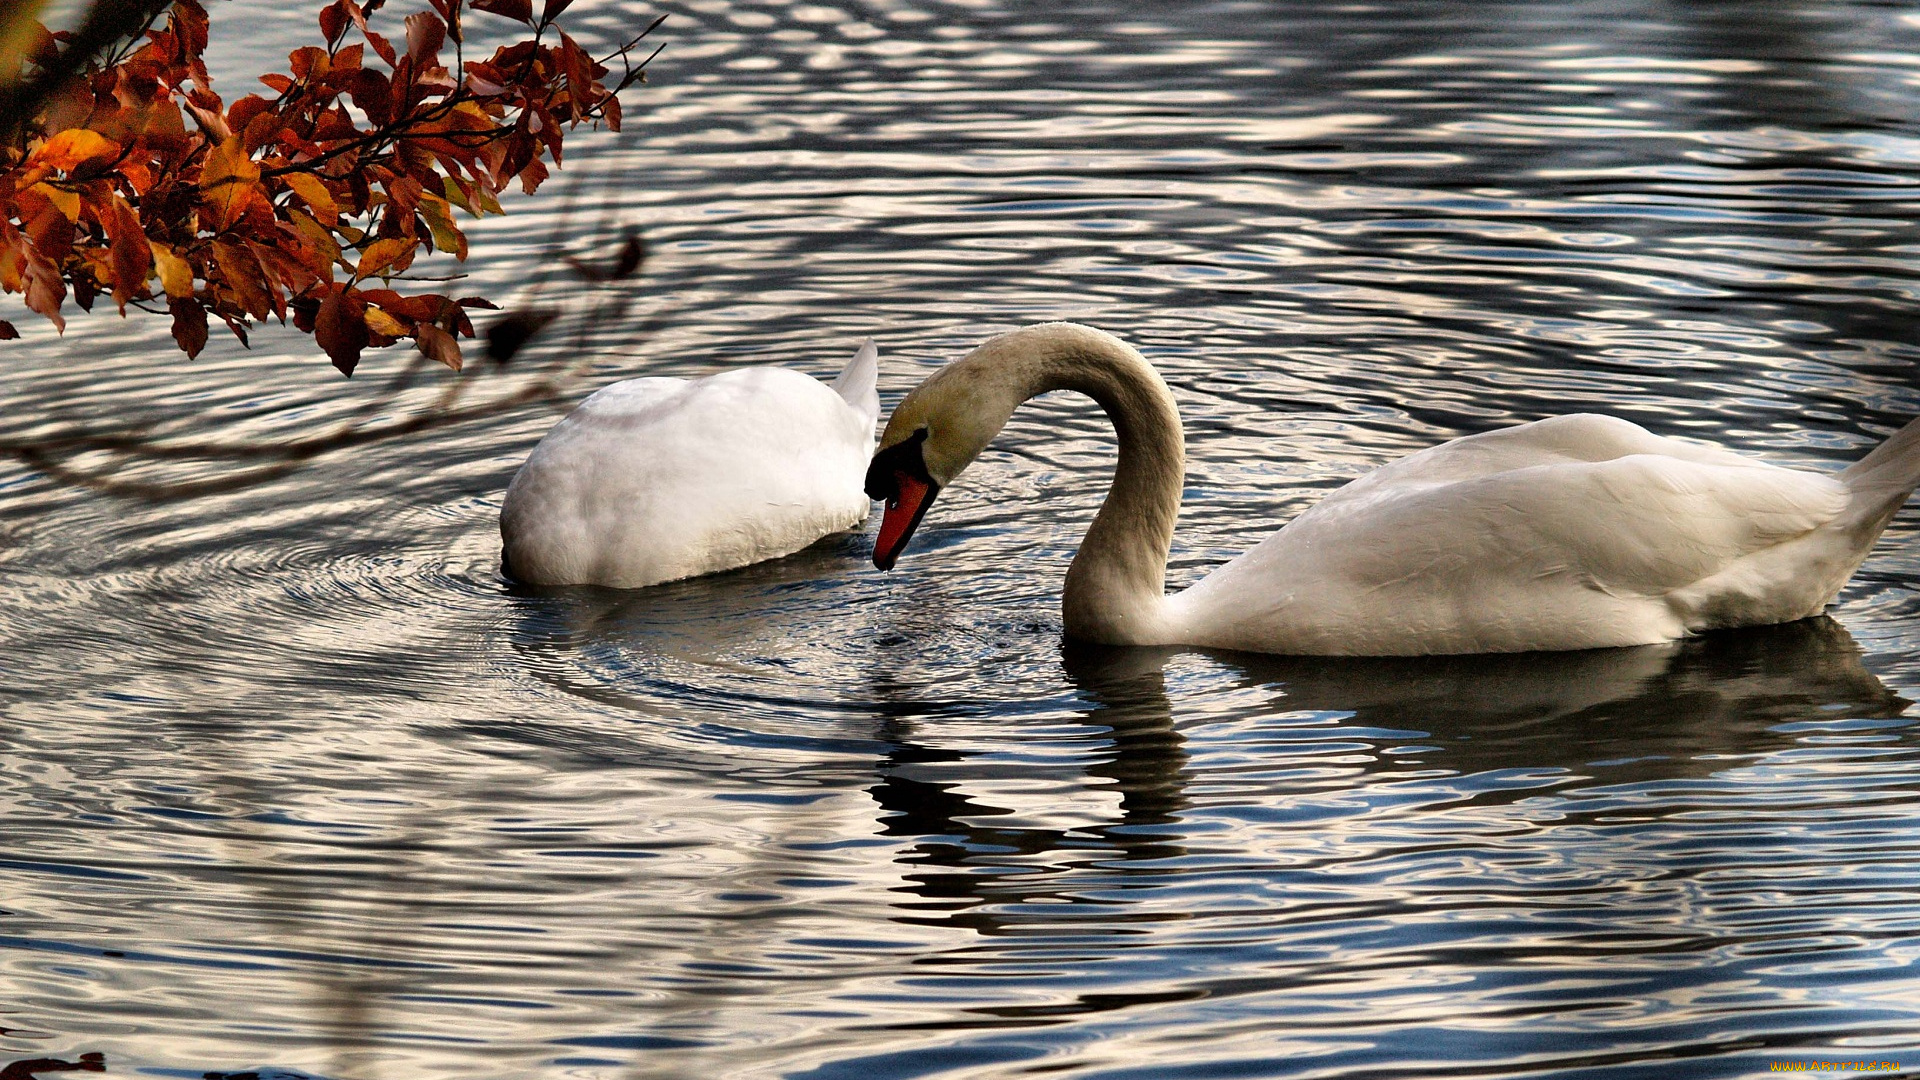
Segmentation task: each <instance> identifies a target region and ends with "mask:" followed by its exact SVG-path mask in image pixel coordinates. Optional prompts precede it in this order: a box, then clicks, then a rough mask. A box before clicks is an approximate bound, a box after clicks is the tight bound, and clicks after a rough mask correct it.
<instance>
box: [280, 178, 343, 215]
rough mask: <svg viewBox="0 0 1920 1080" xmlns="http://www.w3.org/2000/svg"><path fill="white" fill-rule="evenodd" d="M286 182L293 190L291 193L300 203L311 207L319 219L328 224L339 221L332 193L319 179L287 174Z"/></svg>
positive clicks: (338, 210) (337, 207)
mask: <svg viewBox="0 0 1920 1080" xmlns="http://www.w3.org/2000/svg"><path fill="white" fill-rule="evenodd" d="M286 181H287V186H288V187H290V188H292V189H293V193H294V194H295V195H298V196H300V199H301V201H302V202H305V203H306V204H307V205H308V206H311V207H313V209H314V211H315V212H316V214H317V215H318V216H319V217H321V218H324V219H325V220H327V221H328V222H333V221H337V220H339V217H340V207H339V206H338V205H337V204H336V203H335V202H334V201H333V193H332V192H330V191H328V190H327V185H325V184H323V183H321V182H320V178H319V177H317V176H314V175H313V174H311V173H299V172H297V173H288V174H287V176H286Z"/></svg>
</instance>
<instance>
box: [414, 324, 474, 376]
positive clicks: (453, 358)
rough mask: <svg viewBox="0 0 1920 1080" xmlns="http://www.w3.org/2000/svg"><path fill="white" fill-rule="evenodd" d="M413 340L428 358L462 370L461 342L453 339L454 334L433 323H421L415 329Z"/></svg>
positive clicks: (456, 369)
mask: <svg viewBox="0 0 1920 1080" xmlns="http://www.w3.org/2000/svg"><path fill="white" fill-rule="evenodd" d="M413 341H414V344H415V345H418V346H419V347H420V351H421V353H423V354H425V355H426V357H427V358H428V359H430V360H438V361H440V362H441V363H443V364H445V365H447V366H448V367H450V368H452V369H453V370H455V371H459V370H460V365H461V363H462V361H461V358H460V343H459V342H458V341H455V340H454V339H453V335H452V334H449V333H447V332H446V331H445V330H442V329H440V328H439V327H437V326H435V325H433V324H432V323H421V324H420V325H419V326H416V327H414V329H413Z"/></svg>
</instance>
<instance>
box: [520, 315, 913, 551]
mask: <svg viewBox="0 0 1920 1080" xmlns="http://www.w3.org/2000/svg"><path fill="white" fill-rule="evenodd" d="M878 363H879V361H878V353H877V351H876V350H875V348H874V346H873V343H872V342H867V343H866V344H865V345H864V346H863V347H862V348H861V349H860V351H859V353H858V354H857V355H856V356H855V357H854V358H853V360H851V361H850V362H848V364H847V366H846V368H845V370H843V371H842V372H841V373H840V377H839V378H838V379H837V380H835V382H834V384H833V385H832V386H831V387H829V386H827V385H826V384H825V383H822V382H820V381H819V380H818V379H814V378H811V377H809V376H807V375H803V374H801V373H800V372H797V371H793V370H791V369H788V368H780V367H751V368H741V369H737V370H734V371H726V372H722V373H720V374H718V375H710V376H708V377H706V378H703V379H674V378H644V379H628V380H625V381H623V382H617V383H613V384H610V385H608V386H606V387H603V388H602V389H600V390H599V391H597V392H596V393H594V394H593V395H592V396H590V397H588V398H587V399H586V400H585V401H583V402H581V403H580V405H579V407H577V408H575V409H574V410H573V412H571V413H569V414H568V415H567V417H566V418H565V419H563V420H561V421H560V423H559V424H557V425H555V426H554V428H553V430H552V431H550V432H548V433H547V436H546V437H545V438H543V439H541V440H540V443H539V445H538V446H535V447H534V448H533V453H532V454H531V455H529V456H528V458H527V461H526V464H524V465H522V466H521V467H520V471H519V472H518V473H516V474H514V477H513V482H512V483H511V484H509V485H508V487H507V494H506V498H505V500H504V501H503V502H502V504H501V507H500V536H501V540H502V541H503V545H504V556H503V557H504V564H505V566H506V568H507V572H508V573H509V574H510V575H511V576H513V577H514V578H516V579H518V580H520V581H524V582H528V583H531V584H538V585H609V586H614V587H617V588H638V587H640V586H644V585H654V584H658V583H660V582H663V581H674V580H677V579H680V578H687V577H694V576H696V575H699V574H710V573H713V572H715V571H719V570H730V569H733V568H734V567H739V566H746V565H748V564H750V563H756V562H761V561H764V560H766V559H774V558H778V557H780V556H782V555H790V554H792V553H793V552H796V551H799V550H800V549H801V548H803V547H806V546H807V545H808V544H811V543H813V542H814V541H815V540H818V539H820V538H821V537H823V536H826V535H828V534H830V533H834V532H838V531H840V530H843V529H850V528H852V527H854V526H856V525H858V524H860V523H861V522H862V521H865V520H866V517H867V513H868V511H869V510H870V509H871V505H872V504H871V503H869V502H868V500H867V497H866V495H865V493H863V492H862V491H861V490H860V485H861V476H862V475H863V474H864V472H865V469H866V464H867V456H868V455H869V454H870V453H872V450H873V426H874V421H875V420H876V419H877V418H878V416H879V413H880V398H879V396H878V394H877V393H876V392H875V383H876V379H877V374H878Z"/></svg>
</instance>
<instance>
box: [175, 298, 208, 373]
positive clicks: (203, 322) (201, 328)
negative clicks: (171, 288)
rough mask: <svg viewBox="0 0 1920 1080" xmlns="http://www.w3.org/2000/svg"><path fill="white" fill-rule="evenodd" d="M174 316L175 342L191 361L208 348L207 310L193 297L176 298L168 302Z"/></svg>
mask: <svg viewBox="0 0 1920 1080" xmlns="http://www.w3.org/2000/svg"><path fill="white" fill-rule="evenodd" d="M167 310H168V311H169V312H171V313H172V314H173V340H174V343H175V344H177V345H179V346H180V351H181V352H183V353H186V354H187V359H189V360H191V359H193V358H194V357H196V356H199V355H200V350H201V349H204V348H206V347H207V309H206V308H203V307H201V306H200V301H198V300H195V299H194V298H192V297H191V296H176V297H174V298H172V299H171V300H168V301H167Z"/></svg>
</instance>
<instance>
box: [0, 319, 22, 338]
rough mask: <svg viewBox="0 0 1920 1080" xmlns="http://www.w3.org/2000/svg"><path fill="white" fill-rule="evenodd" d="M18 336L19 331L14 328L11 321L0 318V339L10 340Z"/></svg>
mask: <svg viewBox="0 0 1920 1080" xmlns="http://www.w3.org/2000/svg"><path fill="white" fill-rule="evenodd" d="M19 336H20V331H18V330H16V329H14V326H13V324H12V323H10V322H8V321H7V320H5V319H0V341H12V340H13V339H15V338H17V337H19Z"/></svg>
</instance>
